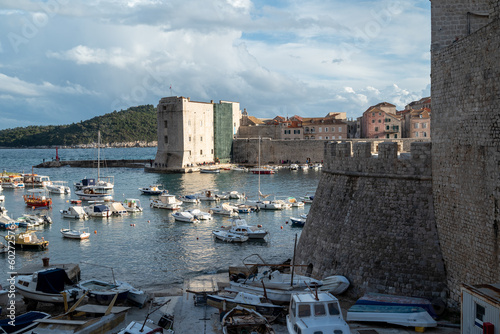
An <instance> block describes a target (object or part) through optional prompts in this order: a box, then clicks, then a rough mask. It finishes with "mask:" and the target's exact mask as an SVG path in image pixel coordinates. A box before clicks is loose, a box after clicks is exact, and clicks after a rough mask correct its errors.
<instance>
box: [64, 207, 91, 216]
mask: <svg viewBox="0 0 500 334" xmlns="http://www.w3.org/2000/svg"><path fill="white" fill-rule="evenodd" d="M59 212H61V216H62V217H63V218H73V219H88V218H89V215H88V214H87V213H86V212H85V210H84V208H83V207H82V206H78V205H73V206H70V207H69V208H67V209H65V210H60V211H59Z"/></svg>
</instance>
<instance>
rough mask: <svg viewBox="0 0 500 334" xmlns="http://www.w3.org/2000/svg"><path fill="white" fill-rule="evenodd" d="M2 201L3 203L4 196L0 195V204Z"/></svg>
mask: <svg viewBox="0 0 500 334" xmlns="http://www.w3.org/2000/svg"><path fill="white" fill-rule="evenodd" d="M0 187H1V186H0ZM3 201H5V195H0V202H3Z"/></svg>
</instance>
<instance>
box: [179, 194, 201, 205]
mask: <svg viewBox="0 0 500 334" xmlns="http://www.w3.org/2000/svg"><path fill="white" fill-rule="evenodd" d="M179 199H180V200H181V201H182V202H183V203H193V204H198V203H200V200H199V198H198V196H196V195H184V196H181V197H179Z"/></svg>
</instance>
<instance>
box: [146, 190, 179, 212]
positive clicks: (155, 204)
mask: <svg viewBox="0 0 500 334" xmlns="http://www.w3.org/2000/svg"><path fill="white" fill-rule="evenodd" d="M181 205H182V201H180V200H178V199H177V198H176V197H175V196H174V195H170V194H167V193H163V194H161V195H160V196H158V198H155V199H152V200H151V202H150V206H151V207H152V208H158V209H167V210H178V209H180V208H181Z"/></svg>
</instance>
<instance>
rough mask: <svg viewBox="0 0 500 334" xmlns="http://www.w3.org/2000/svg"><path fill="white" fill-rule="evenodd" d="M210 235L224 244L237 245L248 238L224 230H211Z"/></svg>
mask: <svg viewBox="0 0 500 334" xmlns="http://www.w3.org/2000/svg"><path fill="white" fill-rule="evenodd" d="M212 234H213V236H214V237H215V238H216V239H218V240H221V241H225V242H232V243H239V242H245V241H247V240H248V237H247V236H245V235H241V234H235V233H230V232H228V231H226V230H213V231H212Z"/></svg>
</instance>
